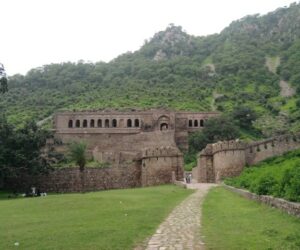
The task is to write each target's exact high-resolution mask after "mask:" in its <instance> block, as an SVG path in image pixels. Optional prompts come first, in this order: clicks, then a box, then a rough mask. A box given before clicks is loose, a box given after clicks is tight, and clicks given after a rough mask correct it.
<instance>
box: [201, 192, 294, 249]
mask: <svg viewBox="0 0 300 250" xmlns="http://www.w3.org/2000/svg"><path fill="white" fill-rule="evenodd" d="M202 212H203V215H202V235H204V236H205V237H204V241H205V243H206V244H207V245H206V246H207V249H220V250H235V249H237V250H241V249H251V250H252V249H257V250H260V249H269V250H271V249H274V250H275V249H276V250H277V249H283V250H288V249H295V250H296V249H300V219H299V218H296V217H293V216H290V215H288V214H286V213H284V212H282V211H280V210H277V209H274V208H270V207H268V206H266V205H263V204H259V203H257V202H255V201H251V200H247V199H245V198H243V197H240V196H239V195H237V194H235V193H232V192H230V191H228V190H225V189H224V188H222V187H217V188H214V189H212V190H211V191H210V192H209V193H208V195H207V197H206V199H205V200H204V204H203V210H202Z"/></svg>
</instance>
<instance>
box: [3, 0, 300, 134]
mask: <svg viewBox="0 0 300 250" xmlns="http://www.w3.org/2000/svg"><path fill="white" fill-rule="evenodd" d="M241 106H246V107H250V108H251V109H253V110H255V111H256V113H257V115H258V118H257V120H256V122H255V127H257V128H258V129H261V130H265V132H266V133H268V132H270V131H273V130H280V131H284V130H287V129H291V130H294V131H295V130H299V129H300V5H299V4H292V5H291V6H290V7H288V8H279V9H277V10H276V11H274V12H271V13H269V14H267V15H264V16H259V15H251V16H246V17H244V18H242V19H240V20H237V21H234V22H232V23H231V24H230V25H229V27H227V28H225V29H224V30H223V31H222V32H221V33H220V34H214V35H210V36H206V37H195V36H191V35H189V34H187V33H185V32H184V31H183V30H182V28H181V27H179V26H174V25H170V26H169V27H167V29H166V30H164V31H161V32H158V33H157V34H155V35H154V36H153V38H152V39H150V40H149V41H147V42H145V44H144V45H143V46H142V47H141V49H140V50H138V51H136V52H134V53H125V54H123V55H121V56H119V57H117V58H116V59H114V60H113V61H111V62H109V63H103V62H99V63H96V64H92V63H84V62H81V61H80V62H78V63H63V64H51V65H46V66H43V67H40V68H36V69H32V70H31V71H29V72H28V74H27V75H25V76H22V75H14V76H11V77H10V78H9V91H8V92H7V93H5V94H4V95H1V96H0V107H2V108H3V109H4V110H6V113H7V116H8V119H9V121H11V122H13V123H16V124H21V123H22V122H24V121H25V120H26V119H32V118H34V119H36V120H42V119H44V118H46V117H48V116H50V115H52V114H53V112H55V111H56V110H58V109H103V108H119V109H125V108H149V107H168V108H172V109H176V110H195V111H202V110H219V111H222V112H230V111H231V110H232V109H234V108H235V107H241Z"/></svg>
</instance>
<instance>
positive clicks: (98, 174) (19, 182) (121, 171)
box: [6, 164, 141, 193]
mask: <svg viewBox="0 0 300 250" xmlns="http://www.w3.org/2000/svg"><path fill="white" fill-rule="evenodd" d="M6 186H7V187H8V188H9V189H12V188H13V189H14V190H18V191H22V192H24V190H28V189H29V188H30V187H31V186H35V187H37V188H39V189H40V190H41V191H42V192H57V193H64V192H82V191H97V190H106V189H122V188H133V187H140V186H141V169H140V167H139V166H138V165H137V164H135V165H134V164H132V165H130V166H122V167H119V168H116V167H108V168H86V169H85V170H84V171H83V172H80V171H79V169H78V168H62V169H57V170H54V171H52V172H50V173H49V174H47V175H40V176H36V177H30V176H24V175H23V176H22V177H21V178H20V179H10V180H7V181H6Z"/></svg>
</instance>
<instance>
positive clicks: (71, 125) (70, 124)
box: [68, 120, 73, 128]
mask: <svg viewBox="0 0 300 250" xmlns="http://www.w3.org/2000/svg"><path fill="white" fill-rule="evenodd" d="M68 127H69V128H73V120H69V124H68Z"/></svg>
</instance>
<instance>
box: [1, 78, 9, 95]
mask: <svg viewBox="0 0 300 250" xmlns="http://www.w3.org/2000/svg"><path fill="white" fill-rule="evenodd" d="M7 90H8V88H7V78H6V77H2V78H0V93H5V92H6V91H7Z"/></svg>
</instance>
